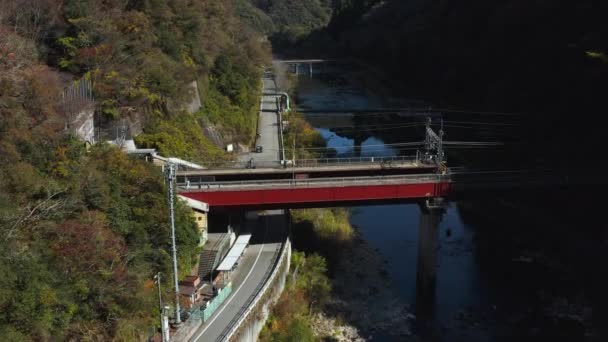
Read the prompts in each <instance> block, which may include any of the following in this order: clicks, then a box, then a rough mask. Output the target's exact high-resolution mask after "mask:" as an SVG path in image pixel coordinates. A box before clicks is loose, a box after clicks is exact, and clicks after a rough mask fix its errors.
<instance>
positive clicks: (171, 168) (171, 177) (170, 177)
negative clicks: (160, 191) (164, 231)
mask: <svg viewBox="0 0 608 342" xmlns="http://www.w3.org/2000/svg"><path fill="white" fill-rule="evenodd" d="M175 168H176V165H175V164H173V163H167V168H166V177H167V182H168V183H169V210H170V216H171V251H172V252H173V279H174V280H175V324H176V325H177V324H181V323H182V320H181V317H180V314H179V284H178V281H177V247H176V244H175V210H174V208H173V197H174V189H173V183H174V182H175Z"/></svg>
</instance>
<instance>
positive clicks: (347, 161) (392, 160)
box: [288, 155, 417, 168]
mask: <svg viewBox="0 0 608 342" xmlns="http://www.w3.org/2000/svg"><path fill="white" fill-rule="evenodd" d="M416 161H417V157H416V156H415V155H412V156H384V157H351V158H317V159H297V160H296V161H295V165H289V164H288V166H289V167H296V168H298V167H316V166H341V165H369V164H379V165H381V166H382V165H385V166H393V165H394V166H397V165H399V164H405V163H412V162H416Z"/></svg>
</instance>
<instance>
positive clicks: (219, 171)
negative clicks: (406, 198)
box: [177, 161, 436, 177]
mask: <svg viewBox="0 0 608 342" xmlns="http://www.w3.org/2000/svg"><path fill="white" fill-rule="evenodd" d="M434 168H436V166H435V165H429V164H422V163H416V162H415V161H412V162H409V161H408V162H399V163H391V164H382V163H353V164H343V163H337V164H331V163H328V164H318V165H316V166H313V165H310V166H296V167H295V168H293V167H286V168H283V167H280V168H277V167H263V168H255V169H246V168H215V169H204V170H191V171H178V172H177V175H178V176H186V177H189V176H215V175H226V174H231V175H232V174H234V175H237V174H248V175H251V174H291V173H293V172H295V173H323V172H336V171H366V170H386V169H412V170H414V169H420V170H431V169H434Z"/></svg>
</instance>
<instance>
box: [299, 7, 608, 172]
mask: <svg viewBox="0 0 608 342" xmlns="http://www.w3.org/2000/svg"><path fill="white" fill-rule="evenodd" d="M335 6H336V7H335V8H334V9H333V13H334V15H333V16H332V19H331V21H330V23H329V25H328V27H327V28H326V29H324V30H322V31H320V32H314V33H313V34H311V35H310V36H309V38H308V39H307V40H305V41H304V42H303V43H302V44H300V45H299V50H300V51H301V52H302V53H307V54H309V55H315V56H319V55H333V56H334V57H337V58H345V59H347V60H357V61H359V62H363V63H364V64H367V65H368V66H371V67H372V70H373V73H375V74H376V76H378V75H382V74H384V81H385V82H386V83H387V84H388V85H389V87H390V88H392V89H395V90H398V92H396V94H397V95H403V96H405V97H407V98H417V99H422V100H427V101H429V102H430V103H433V104H434V105H435V107H436V108H453V109H456V110H460V111H464V112H468V111H482V112H510V113H516V114H520V116H519V117H517V118H516V119H522V123H523V125H522V127H523V129H524V130H525V132H522V136H524V137H526V139H527V140H528V141H527V143H528V144H534V146H537V148H536V149H529V150H525V149H520V152H519V153H526V152H530V158H536V157H537V156H538V153H537V152H536V151H538V150H542V151H543V153H545V154H553V155H552V156H545V157H547V158H546V159H547V160H553V161H554V162H560V161H566V159H565V158H563V155H564V154H567V155H568V156H570V158H582V160H580V161H584V160H585V159H586V158H590V157H591V155H590V153H586V154H583V153H581V150H585V148H586V146H596V145H598V144H602V141H601V138H600V136H601V132H599V129H598V131H597V132H595V133H591V134H590V132H591V131H590V129H592V130H595V129H596V128H597V127H598V126H593V125H592V126H593V127H590V125H589V122H593V121H596V120H599V119H600V117H601V116H602V115H603V112H605V111H606V105H605V103H604V101H603V97H604V96H603V93H604V92H605V90H604V89H605V88H606V86H605V84H604V83H605V81H604V80H605V79H606V77H607V76H608V50H607V47H608V45H607V44H606V42H607V41H608V25H606V24H605V18H604V17H605V13H608V2H606V1H601V0H566V1H540V2H539V1H522V0H508V1H499V2H496V1H481V0H447V1H420V0H385V1H379V0H344V1H339V2H336V3H335ZM378 71H381V72H378ZM486 117H487V116H486ZM484 119H485V118H484ZM488 119H489V120H493V118H492V117H491V116H490V117H488ZM549 128H550V129H549ZM539 132H542V134H539ZM565 136H569V137H571V138H573V139H574V140H576V142H578V143H577V144H572V141H571V140H564V139H563V137H565ZM535 155H536V156H535ZM560 155H561V156H562V157H560ZM553 165H555V164H553ZM564 167H567V165H564Z"/></svg>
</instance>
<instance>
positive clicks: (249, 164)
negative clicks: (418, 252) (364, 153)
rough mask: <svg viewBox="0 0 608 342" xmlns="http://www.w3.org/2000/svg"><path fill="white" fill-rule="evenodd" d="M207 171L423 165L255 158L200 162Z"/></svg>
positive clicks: (412, 158) (412, 159) (389, 159)
mask: <svg viewBox="0 0 608 342" xmlns="http://www.w3.org/2000/svg"><path fill="white" fill-rule="evenodd" d="M199 164H201V165H203V166H204V167H205V168H206V170H223V169H226V170H231V169H263V168H274V169H292V168H310V167H330V166H348V165H379V166H381V167H391V166H399V165H406V164H422V159H421V158H419V156H418V155H417V154H416V155H408V156H384V157H382V156H381V157H351V158H316V159H296V160H295V161H292V160H289V159H286V160H282V161H281V160H265V161H256V160H255V157H252V158H251V159H249V160H247V161H226V162H199ZM180 171H194V172H204V171H205V170H196V169H186V168H181V169H180V170H178V173H180Z"/></svg>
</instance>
